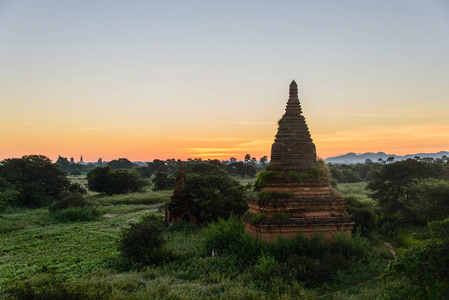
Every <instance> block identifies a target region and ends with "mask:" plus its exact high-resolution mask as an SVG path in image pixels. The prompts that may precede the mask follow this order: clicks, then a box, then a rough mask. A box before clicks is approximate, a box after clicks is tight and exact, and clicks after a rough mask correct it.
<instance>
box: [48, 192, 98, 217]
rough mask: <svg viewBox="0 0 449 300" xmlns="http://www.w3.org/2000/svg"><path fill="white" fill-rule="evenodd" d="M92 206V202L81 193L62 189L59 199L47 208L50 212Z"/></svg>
mask: <svg viewBox="0 0 449 300" xmlns="http://www.w3.org/2000/svg"><path fill="white" fill-rule="evenodd" d="M85 206H92V203H91V202H90V201H88V200H86V199H84V197H83V195H82V194H80V193H78V192H69V191H64V192H62V193H61V194H60V200H59V201H57V202H55V203H53V204H52V205H51V206H50V208H49V210H50V212H52V213H55V212H57V211H60V210H63V209H68V208H74V207H78V208H80V207H85Z"/></svg>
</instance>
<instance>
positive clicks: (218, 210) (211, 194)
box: [184, 174, 248, 222]
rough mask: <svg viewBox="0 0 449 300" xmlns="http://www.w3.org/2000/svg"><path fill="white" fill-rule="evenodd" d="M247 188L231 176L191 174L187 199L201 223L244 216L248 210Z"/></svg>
mask: <svg viewBox="0 0 449 300" xmlns="http://www.w3.org/2000/svg"><path fill="white" fill-rule="evenodd" d="M244 191H245V188H244V187H243V186H241V185H240V184H239V183H238V182H237V181H236V180H234V179H232V178H231V177H229V176H227V175H226V176H218V175H199V174H189V175H187V178H186V184H185V190H184V192H185V199H186V200H187V201H188V205H189V208H190V209H191V210H194V211H195V212H196V215H197V220H198V221H199V222H210V221H215V220H218V218H225V219H227V218H229V217H230V215H231V214H236V215H242V214H243V213H245V212H246V211H247V210H248V204H247V201H246V197H245V194H244Z"/></svg>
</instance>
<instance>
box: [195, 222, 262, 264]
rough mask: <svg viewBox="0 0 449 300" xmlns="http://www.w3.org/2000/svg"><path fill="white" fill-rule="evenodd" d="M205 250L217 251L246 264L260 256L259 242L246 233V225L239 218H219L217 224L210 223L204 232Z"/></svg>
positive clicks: (209, 251)
mask: <svg viewBox="0 0 449 300" xmlns="http://www.w3.org/2000/svg"><path fill="white" fill-rule="evenodd" d="M204 249H205V250H206V251H207V253H211V252H212V249H216V250H217V251H218V253H219V254H223V255H229V256H232V257H235V258H236V259H238V260H240V261H246V262H251V261H253V260H254V259H255V258H257V257H258V256H259V254H260V248H259V247H258V245H257V241H256V240H254V239H252V238H251V237H250V236H249V235H247V234H246V233H245V224H244V223H243V221H242V220H241V219H240V218H238V217H237V216H231V217H229V218H228V219H227V220H225V219H221V218H219V219H218V221H217V222H213V223H210V224H209V225H208V226H207V229H206V231H205V232H204Z"/></svg>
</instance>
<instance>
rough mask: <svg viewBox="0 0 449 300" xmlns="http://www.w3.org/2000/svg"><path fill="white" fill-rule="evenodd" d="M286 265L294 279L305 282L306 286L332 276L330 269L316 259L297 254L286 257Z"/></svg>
mask: <svg viewBox="0 0 449 300" xmlns="http://www.w3.org/2000/svg"><path fill="white" fill-rule="evenodd" d="M286 267H287V270H290V272H292V274H293V278H294V279H296V280H298V281H302V282H305V283H306V286H316V285H318V284H320V283H323V282H325V281H327V280H329V279H330V278H331V276H332V271H331V269H330V268H329V267H328V266H326V265H324V264H321V263H320V261H319V260H318V259H315V258H311V257H308V256H300V255H298V254H293V255H292V256H290V257H289V258H288V259H287V262H286Z"/></svg>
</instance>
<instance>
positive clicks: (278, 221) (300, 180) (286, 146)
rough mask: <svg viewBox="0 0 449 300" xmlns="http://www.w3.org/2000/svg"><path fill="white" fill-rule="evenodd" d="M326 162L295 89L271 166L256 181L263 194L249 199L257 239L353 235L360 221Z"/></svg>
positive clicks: (250, 225) (249, 227) (249, 221)
mask: <svg viewBox="0 0 449 300" xmlns="http://www.w3.org/2000/svg"><path fill="white" fill-rule="evenodd" d="M329 179H330V174H329V171H328V169H327V167H326V166H325V165H324V162H323V161H322V160H321V161H320V160H317V156H316V149H315V144H314V143H313V141H312V138H311V136H310V132H309V128H308V126H307V124H306V121H305V118H304V116H303V115H302V109H301V105H300V103H299V99H298V86H297V84H296V82H295V81H293V82H292V83H291V84H290V97H289V99H288V102H287V107H286V109H285V114H284V115H283V116H282V119H280V120H279V128H278V133H277V134H276V138H275V140H274V143H273V145H272V148H271V161H270V164H269V165H268V166H267V169H266V171H264V172H262V173H261V174H260V175H259V177H258V180H257V182H256V187H258V189H259V191H258V193H257V194H256V195H254V196H251V197H249V199H248V206H249V211H248V213H247V215H246V216H245V227H246V231H247V232H249V233H250V234H251V235H252V236H253V237H255V238H262V239H264V240H268V241H270V240H274V239H276V238H277V237H278V236H283V237H293V236H295V235H297V234H298V233H299V232H301V233H302V234H304V235H306V236H311V235H313V234H323V235H324V236H325V237H326V238H331V237H332V234H333V233H338V232H343V233H346V234H348V235H351V231H352V228H353V225H354V222H353V221H351V219H349V218H348V217H347V216H346V215H345V213H344V211H345V204H346V202H345V200H344V199H343V198H342V197H341V196H339V195H338V193H336V191H335V190H334V189H333V188H332V186H331V184H330V181H329Z"/></svg>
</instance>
